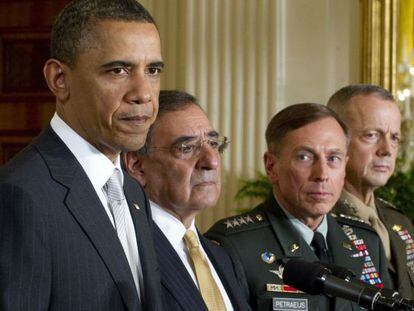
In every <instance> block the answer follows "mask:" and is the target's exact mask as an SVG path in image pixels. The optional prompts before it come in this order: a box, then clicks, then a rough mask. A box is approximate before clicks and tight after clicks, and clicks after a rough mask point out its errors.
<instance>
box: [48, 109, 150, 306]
mask: <svg viewBox="0 0 414 311" xmlns="http://www.w3.org/2000/svg"><path fill="white" fill-rule="evenodd" d="M50 126H51V127H52V129H53V131H55V133H56V134H57V135H58V136H59V138H60V139H61V140H63V142H64V143H65V145H66V146H67V147H68V148H69V150H70V151H71V152H72V153H73V155H74V156H75V158H76V160H78V162H79V164H80V165H81V166H82V168H83V170H84V171H85V173H86V175H87V176H88V178H89V180H90V182H91V183H92V186H93V188H94V189H95V192H96V194H97V195H98V197H99V199H100V201H101V202H102V205H103V207H104V209H105V212H106V214H107V215H108V217H109V220H110V221H111V223H112V225H113V226H114V228H115V222H114V218H113V216H112V213H111V211H110V208H109V205H108V200H107V197H106V193H105V191H104V190H103V187H104V185H105V184H106V182H107V181H108V179H109V177H111V175H112V173H113V171H114V169H115V168H118V169H119V170H120V172H121V175H122V184H123V183H124V175H123V173H122V169H121V164H120V157H119V155H118V157H117V158H116V160H115V163H112V161H111V160H109V158H108V157H106V156H105V155H104V154H103V153H102V152H100V151H99V150H98V149H96V148H95V147H94V146H92V145H91V144H90V143H88V142H87V141H86V140H85V139H84V138H83V137H81V136H80V135H79V134H78V133H76V132H75V131H74V130H73V129H72V128H71V127H70V126H69V125H67V124H66V123H65V122H64V121H63V120H62V119H61V118H60V117H59V116H58V115H57V113H55V114H54V116H53V118H52V120H51V121H50ZM125 221H126V230H127V236H128V239H131V245H136V249H134V251H133V258H132V260H133V262H134V263H135V264H136V265H137V271H138V275H137V276H135V275H134V276H133V277H134V281H135V286H136V287H137V289H139V290H138V295H139V296H140V298H141V296H142V293H143V289H144V288H143V282H144V280H143V275H142V267H141V261H140V258H139V253H138V243H137V240H136V236H135V228H134V224H133V222H132V217H131V214H130V213H126V219H125Z"/></svg>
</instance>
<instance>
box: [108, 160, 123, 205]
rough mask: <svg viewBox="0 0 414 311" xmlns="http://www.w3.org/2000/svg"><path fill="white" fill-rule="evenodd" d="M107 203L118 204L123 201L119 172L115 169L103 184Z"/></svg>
mask: <svg viewBox="0 0 414 311" xmlns="http://www.w3.org/2000/svg"><path fill="white" fill-rule="evenodd" d="M105 187H106V193H107V195H108V201H109V202H120V201H122V200H123V199H124V191H123V189H122V182H121V172H120V171H119V170H118V169H117V168H116V169H114V172H113V173H112V175H111V177H109V179H108V181H107V182H106V184H105Z"/></svg>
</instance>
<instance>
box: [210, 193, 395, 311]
mask: <svg viewBox="0 0 414 311" xmlns="http://www.w3.org/2000/svg"><path fill="white" fill-rule="evenodd" d="M327 220H328V235H327V243H328V247H329V250H330V253H331V254H332V257H333V262H334V264H336V265H340V266H344V267H346V268H348V269H350V270H352V271H354V272H355V273H356V274H357V276H358V278H359V277H360V276H361V271H362V268H363V264H364V257H353V255H354V254H356V253H358V251H357V250H356V249H355V246H353V245H352V243H351V242H350V240H349V238H348V237H347V236H346V235H345V233H344V231H343V230H342V228H341V226H340V225H341V224H340V223H339V221H340V220H339V219H338V220H336V219H334V218H333V217H332V216H331V215H328V219H327ZM344 221H345V224H348V225H350V226H351V227H352V229H353V230H354V233H355V234H356V235H357V236H358V238H359V239H361V238H363V239H364V242H365V244H366V245H367V246H368V249H369V251H370V255H371V258H372V260H373V263H374V265H375V267H376V268H377V270H379V273H380V274H381V277H384V282H385V284H386V285H387V286H388V285H389V276H388V274H387V265H386V259H385V255H384V251H383V249H382V246H381V242H380V240H379V237H378V236H377V235H376V234H375V232H373V231H372V230H371V229H369V227H368V226H365V227H367V228H364V226H362V225H363V224H358V223H356V222H352V221H350V222H348V221H347V220H346V219H345V220H344ZM206 236H207V237H208V238H210V239H212V240H215V241H218V242H219V243H220V244H221V245H222V246H223V247H225V248H226V249H227V250H228V251H229V253H230V254H231V256H232V257H233V260H235V261H238V262H239V264H238V265H237V266H241V267H243V270H242V271H241V272H240V273H244V274H245V275H246V279H247V282H248V286H249V291H250V304H251V306H252V309H253V310H263V311H264V310H273V306H274V304H282V303H284V302H289V303H291V304H292V305H293V304H295V303H296V304H302V305H303V306H304V304H305V303H306V304H307V310H309V311H311V310H312V311H316V310H320V311H322V310H323V311H327V310H329V305H328V299H327V298H326V297H325V296H321V295H317V296H311V295H308V294H305V293H301V292H295V291H294V290H292V288H290V287H286V286H285V284H284V283H283V280H282V278H281V277H280V276H279V275H278V264H277V261H278V260H282V261H285V260H288V259H291V258H298V259H305V260H308V261H311V262H313V261H317V260H318V258H317V257H316V255H315V253H314V252H313V251H312V249H311V248H310V246H309V245H308V244H307V243H306V242H305V240H304V239H303V238H302V237H301V236H300V235H299V233H298V232H297V231H296V229H295V228H294V227H293V226H292V224H291V223H290V221H289V220H288V218H287V217H286V215H285V214H284V212H283V211H282V209H281V208H280V206H279V205H278V204H277V202H276V201H275V199H274V197H273V196H270V197H269V198H268V199H267V200H266V201H264V202H263V203H262V204H260V205H259V206H258V207H256V208H255V209H253V210H252V211H250V212H248V213H245V214H242V215H239V216H235V217H230V218H227V219H223V220H220V221H219V222H217V223H216V224H215V225H214V226H213V227H212V228H211V229H210V230H209V231H208V232H207V233H206ZM266 253H267V254H268V258H269V255H270V254H273V255H274V259H275V261H266V260H265V259H266V256H264V258H265V259H262V255H264V254H266ZM298 273H301V272H300V271H298ZM332 303H333V307H334V308H333V310H335V311H339V310H341V311H348V310H360V308H359V307H358V306H357V305H356V304H355V303H351V302H349V301H346V300H344V299H340V298H336V299H334V301H333V302H332ZM300 310H305V307H303V308H300ZM331 310H332V309H331Z"/></svg>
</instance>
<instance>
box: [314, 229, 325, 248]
mask: <svg viewBox="0 0 414 311" xmlns="http://www.w3.org/2000/svg"><path fill="white" fill-rule="evenodd" d="M311 245H312V246H313V248H315V250H316V249H317V250H324V249H326V245H325V238H324V237H323V234H322V233H320V232H318V231H315V232H314V233H313V239H312V243H311Z"/></svg>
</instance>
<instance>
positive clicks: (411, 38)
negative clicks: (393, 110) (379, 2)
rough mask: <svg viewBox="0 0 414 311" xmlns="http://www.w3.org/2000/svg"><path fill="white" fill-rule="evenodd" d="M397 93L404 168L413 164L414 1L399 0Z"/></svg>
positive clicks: (402, 166) (402, 165)
mask: <svg viewBox="0 0 414 311" xmlns="http://www.w3.org/2000/svg"><path fill="white" fill-rule="evenodd" d="M398 13H399V15H398V37H397V38H398V40H397V74H396V76H397V80H396V81H397V85H396V88H397V90H396V95H397V100H398V103H399V104H400V109H401V114H402V133H403V144H402V146H401V159H402V160H403V161H401V165H400V166H401V170H403V171H407V170H408V169H410V168H411V167H413V164H414V140H413V137H414V124H413V114H414V0H399V10H398Z"/></svg>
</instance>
